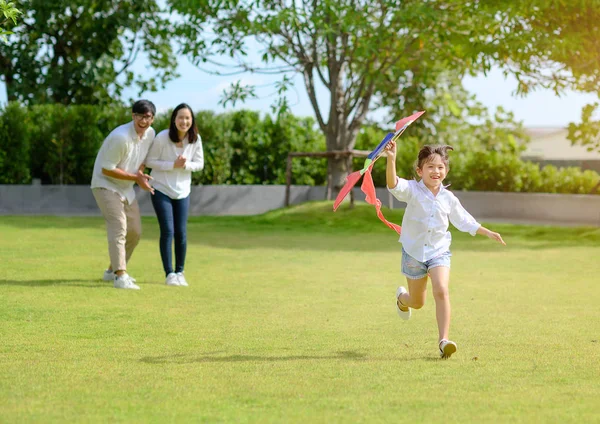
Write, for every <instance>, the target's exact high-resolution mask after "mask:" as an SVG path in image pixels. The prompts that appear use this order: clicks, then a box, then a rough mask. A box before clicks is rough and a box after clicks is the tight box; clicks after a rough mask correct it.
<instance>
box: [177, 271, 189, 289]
mask: <svg viewBox="0 0 600 424" xmlns="http://www.w3.org/2000/svg"><path fill="white" fill-rule="evenodd" d="M177 280H178V281H179V285H180V286H184V287H187V286H189V284H188V282H187V281H186V280H185V277H184V276H183V272H178V273H177Z"/></svg>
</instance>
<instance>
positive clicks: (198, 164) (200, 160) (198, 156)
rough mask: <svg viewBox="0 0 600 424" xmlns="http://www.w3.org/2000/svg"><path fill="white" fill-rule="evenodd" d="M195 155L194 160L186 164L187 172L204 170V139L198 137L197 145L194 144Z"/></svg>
mask: <svg viewBox="0 0 600 424" xmlns="http://www.w3.org/2000/svg"><path fill="white" fill-rule="evenodd" d="M193 146H194V149H195V151H194V154H193V156H192V158H191V159H190V160H188V161H186V163H185V167H184V168H185V169H186V170H187V171H192V172H195V171H201V170H203V169H204V151H203V149H202V139H201V138H200V136H198V139H197V140H196V143H194V145H193Z"/></svg>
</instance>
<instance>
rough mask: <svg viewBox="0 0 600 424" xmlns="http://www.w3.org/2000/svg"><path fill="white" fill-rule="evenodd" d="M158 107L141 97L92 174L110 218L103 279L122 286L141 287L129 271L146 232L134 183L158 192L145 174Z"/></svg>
mask: <svg viewBox="0 0 600 424" xmlns="http://www.w3.org/2000/svg"><path fill="white" fill-rule="evenodd" d="M155 114H156V107H155V106H154V104H153V103H152V102H150V101H148V100H138V101H137V102H135V103H134V105H133V107H132V117H133V121H132V122H130V123H128V124H125V125H121V126H119V127H117V128H115V129H114V130H113V131H112V132H111V133H110V134H109V135H108V137H106V139H105V140H104V142H103V143H102V147H100V151H99V152H98V156H96V162H95V164H94V173H93V176H92V184H91V188H92V193H93V194H94V198H95V199H96V203H97V204H98V207H99V208H100V211H101V212H102V216H104V220H105V221H106V233H107V238H108V253H109V256H110V266H109V268H108V269H107V270H106V271H104V277H103V279H104V280H106V281H114V287H115V288H118V289H133V290H139V289H140V288H139V287H138V286H137V285H136V284H135V279H133V278H132V277H130V276H129V274H127V262H128V261H129V258H130V257H131V254H132V253H133V249H135V247H136V246H137V244H138V242H139V241H140V236H141V235H142V220H141V217H140V208H139V205H138V202H137V200H136V199H135V191H134V189H133V185H134V183H137V185H138V186H140V187H141V188H142V189H143V190H146V191H149V192H150V193H154V189H153V188H152V187H151V186H150V184H149V183H148V180H150V179H151V178H152V177H150V176H149V175H146V174H144V163H143V162H144V159H145V158H146V154H147V153H148V149H149V148H150V145H151V144H152V141H153V140H154V135H155V131H154V129H153V128H152V127H151V125H152V121H153V120H154V115H155Z"/></svg>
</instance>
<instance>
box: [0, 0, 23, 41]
mask: <svg viewBox="0 0 600 424" xmlns="http://www.w3.org/2000/svg"><path fill="white" fill-rule="evenodd" d="M20 14H21V11H20V10H19V9H17V8H16V7H15V4H14V3H13V2H11V1H9V2H7V1H6V0H0V41H2V42H4V43H6V41H7V38H6V36H7V35H10V34H12V31H8V30H6V29H4V27H5V26H6V25H7V24H10V23H11V22H12V24H13V25H15V24H16V23H17V16H19V15H20Z"/></svg>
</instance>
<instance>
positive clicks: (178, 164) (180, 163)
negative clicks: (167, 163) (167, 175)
mask: <svg viewBox="0 0 600 424" xmlns="http://www.w3.org/2000/svg"><path fill="white" fill-rule="evenodd" d="M186 161H187V159H186V158H184V157H183V156H181V155H179V156H177V159H176V160H175V163H174V164H173V168H185V162H186Z"/></svg>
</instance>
